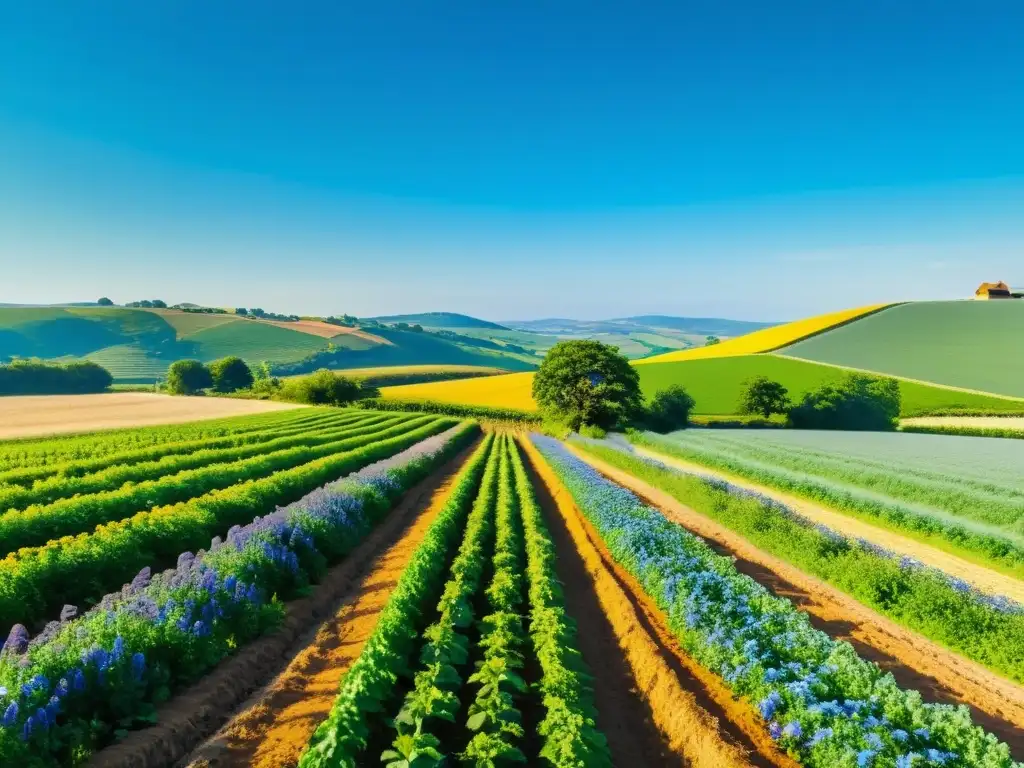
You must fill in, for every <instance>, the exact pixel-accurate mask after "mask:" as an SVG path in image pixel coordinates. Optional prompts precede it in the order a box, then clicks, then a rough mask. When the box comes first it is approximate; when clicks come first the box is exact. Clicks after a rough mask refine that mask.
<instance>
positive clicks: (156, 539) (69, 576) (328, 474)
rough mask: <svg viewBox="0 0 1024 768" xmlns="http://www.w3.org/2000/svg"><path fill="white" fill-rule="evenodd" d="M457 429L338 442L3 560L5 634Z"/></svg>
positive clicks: (435, 427) (397, 431)
mask: <svg viewBox="0 0 1024 768" xmlns="http://www.w3.org/2000/svg"><path fill="white" fill-rule="evenodd" d="M455 423H457V422H456V420H455V419H444V418H428V419H426V420H425V421H423V422H421V421H418V420H416V421H410V422H407V423H406V424H404V425H399V426H398V427H394V428H392V429H391V430H388V431H390V432H391V433H392V435H393V436H391V437H384V436H382V435H381V434H379V435H376V436H374V437H370V438H367V437H361V438H355V442H357V443H359V446H360V447H354V448H350V449H349V450H344V449H343V448H338V447H337V446H338V445H341V444H342V443H343V442H344V441H340V442H339V443H338V444H330V446H331V447H326V446H325V447H321V448H318V449H316V450H317V451H318V452H319V453H320V455H321V458H314V459H312V460H308V459H307V461H306V462H305V463H302V464H299V465H297V466H294V465H293V466H291V467H289V468H286V469H280V470H279V471H276V472H273V473H272V474H268V475H266V476H264V477H258V478H255V479H252V480H248V481H247V482H242V483H239V484H237V485H234V486H231V487H228V488H224V489H220V490H215V491H212V492H210V493H207V494H205V495H202V496H198V497H196V498H193V499H191V500H189V501H187V502H183V503H179V504H175V505H172V506H165V507H156V508H154V509H152V510H150V511H146V512H139V513H138V514H136V515H134V516H133V517H130V518H127V519H124V520H120V521H118V522H112V523H107V524H104V525H100V526H98V527H97V528H96V530H95V531H93V532H92V533H82V534H79V535H78V536H75V537H65V538H62V539H58V540H56V541H51V542H49V543H48V544H46V545H44V546H40V547H34V548H27V549H22V550H19V551H17V552H13V553H11V554H9V555H8V556H7V557H6V558H4V559H3V560H0V632H2V631H5V630H6V629H9V628H10V627H11V625H13V624H15V623H18V622H20V623H24V624H32V623H34V622H36V621H39V620H41V619H44V618H46V617H48V616H53V615H55V614H56V612H57V611H59V610H60V607H61V606H62V605H65V604H74V605H77V604H82V603H88V602H90V600H96V599H98V598H99V596H100V595H103V594H105V593H107V592H110V591H111V590H112V589H116V588H117V587H118V585H120V584H124V583H125V582H127V581H129V580H131V579H132V577H133V576H134V575H135V574H137V573H138V572H139V570H140V569H142V568H144V567H147V566H148V567H151V568H153V569H154V570H158V569H162V568H166V567H168V566H170V565H173V564H174V562H175V560H176V559H177V557H178V555H179V554H180V553H181V552H183V551H186V550H193V551H194V550H197V549H201V548H203V547H205V546H208V545H209V544H210V541H211V539H213V538H214V537H216V536H223V535H225V534H226V533H227V532H228V529H230V528H231V527H232V526H234V525H241V524H244V523H247V522H249V521H251V520H252V519H253V517H254V516H257V515H263V514H267V513H269V512H272V511H273V510H274V509H275V508H276V507H277V506H280V505H282V504H288V503H290V502H292V501H295V500H296V499H298V498H300V497H302V496H303V495H304V494H306V493H309V492H310V491H312V490H314V489H315V488H317V487H319V486H321V485H324V484H325V483H328V482H331V481H333V480H336V479H338V478H339V477H341V476H343V475H345V474H348V473H349V472H354V471H356V470H358V469H360V468H361V467H364V466H366V465H367V464H370V463H372V462H374V461H377V460H379V459H382V458H385V457H387V456H391V455H393V454H395V453H397V452H399V451H402V450H404V449H406V448H408V447H409V446H411V445H413V444H415V443H417V442H419V441H420V440H423V439H425V438H427V437H429V436H431V435H433V434H437V433H439V432H442V431H444V430H445V429H447V428H449V427H451V426H453V425H454V424H455ZM417 424H420V425H421V426H418V427H417V426H416V425H417ZM349 445H350V446H351V445H352V444H351V443H349ZM302 450H305V451H310V450H311V449H302Z"/></svg>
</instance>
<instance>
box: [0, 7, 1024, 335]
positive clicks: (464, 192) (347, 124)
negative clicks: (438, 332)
mask: <svg viewBox="0 0 1024 768" xmlns="http://www.w3.org/2000/svg"><path fill="white" fill-rule="evenodd" d="M48 5H49V4H48ZM272 5H273V4H263V3H257V4H255V5H254V6H253V7H252V8H251V9H250V12H249V13H248V15H247V16H246V19H245V23H244V24H236V22H237V19H236V18H235V16H234V15H233V14H232V13H231V12H229V11H227V10H220V11H218V10H216V9H211V8H209V7H207V5H206V4H203V3H199V2H183V3H181V4H176V8H175V10H174V11H173V12H172V11H170V10H168V9H167V8H160V7H145V8H144V7H140V6H137V5H135V4H131V3H124V2H111V3H107V4H104V12H102V13H101V12H100V11H99V10H98V9H91V10H89V11H87V10H85V9H83V8H82V7H81V6H77V5H76V4H73V3H70V2H66V3H65V2H58V3H54V4H52V6H51V7H49V8H46V9H44V8H33V7H22V8H18V9H16V10H15V11H14V13H13V14H12V18H11V23H10V24H8V25H6V26H5V29H4V30H0V148H2V149H3V151H0V267H2V273H0V274H2V275H3V279H2V280H0V302H8V303H59V302H70V301H89V300H95V299H96V298H98V297H99V296H109V297H110V298H112V299H113V300H114V301H115V302H118V303H121V302H127V301H132V300H137V299H144V298H161V299H164V300H166V301H168V302H169V303H175V302H180V301H191V302H195V303H201V304H210V305H215V306H250V307H251V306H261V307H263V308H264V309H266V310H268V311H275V312H296V313H302V314H325V315H326V314H340V313H342V312H348V313H350V314H355V315H359V316H373V315H384V314H402V313H415V312H424V311H437V310H444V311H452V312H462V313H465V314H470V315H474V316H478V317H482V318H485V319H489V320H510V319H533V318H543V317H574V318H579V319H604V318H612V317H622V316H627V315H637V314H671V315H681V316H691V317H692V316H715V317H728V318H735V319H747V320H765V321H781V320H790V319H795V318H798V317H802V316H806V315H811V314H816V313H820V312H827V311H831V310H838V309H843V308H846V307H851V306H857V305H863V304H870V303H876V302H885V301H898V300H910V299H955V298H966V297H968V296H969V295H970V294H971V293H972V292H973V290H974V288H975V287H976V285H977V284H978V283H979V282H981V281H983V280H1006V281H1008V282H1010V283H1011V284H1013V285H1014V287H1022V286H1024V145H1022V143H1021V142H1020V141H1019V137H1020V136H1021V135H1024V98H1021V96H1022V94H1021V93H1020V82H1019V78H1017V79H1014V76H1013V73H1014V72H1019V71H1024V50H1022V47H1021V46H1019V45H1014V40H1013V38H1014V36H1013V34H1012V33H1011V31H1010V30H1012V29H1015V28H1016V29H1019V28H1020V26H1019V24H1020V23H1024V17H1022V13H1021V11H1020V10H1019V9H1016V8H1015V7H1014V6H1011V5H1006V6H1005V10H1003V11H1001V12H998V13H997V12H995V11H993V10H992V9H989V10H988V11H987V12H986V13H982V12H980V11H979V12H976V13H972V12H971V9H970V7H969V6H968V5H967V4H966V3H965V4H959V3H957V4H952V5H954V6H960V7H959V8H958V9H957V8H951V9H949V10H948V11H944V12H943V13H935V14H933V15H931V16H930V17H929V18H921V17H920V16H919V15H917V14H913V13H911V12H910V11H909V10H908V11H907V12H906V13H904V12H902V11H899V10H893V9H891V7H889V8H888V10H887V9H886V7H883V6H884V4H876V3H868V4H866V5H865V4H856V5H854V4H836V5H835V6H834V7H830V8H814V9H813V11H810V10H808V9H807V7H806V5H805V4H798V3H789V4H787V3H783V4H781V5H780V6H777V7H775V8H773V9H772V12H771V14H769V13H768V12H767V10H765V9H761V8H760V7H759V6H758V4H756V3H736V2H734V3H727V4H725V5H726V6H728V8H726V7H723V8H719V9H715V8H697V7H696V6H694V7H689V6H686V7H685V8H684V9H680V8H667V7H666V8H661V7H659V8H657V9H654V8H653V7H646V6H645V7H643V8H641V9H639V10H637V9H635V8H632V7H630V6H626V5H622V6H621V7H620V8H618V9H612V8H608V7H604V8H602V9H600V10H596V9H590V10H585V9H584V8H583V7H579V8H576V9H575V10H573V9H572V8H570V6H566V7H565V8H560V9H552V8H546V7H542V6H541V5H537V4H529V3H528V4H525V5H522V4H517V5H513V4H506V3H498V4H495V5H494V6H493V7H489V8H478V7H476V6H475V5H473V4H469V3H448V4H444V6H443V11H437V12H433V13H432V12H430V11H428V10H427V9H424V8H419V9H412V8H410V7H408V6H403V7H404V9H405V12H404V13H402V14H397V15H396V11H397V8H398V7H399V6H395V5H394V4H392V3H383V4H381V6H380V7H379V8H373V9H371V8H363V9H355V8H346V9H340V8H337V7H334V5H333V4H327V3H319V2H300V3H298V4H297V5H296V7H294V8H289V10H288V11H287V12H285V11H282V10H280V9H277V8H274V7H271V6H272ZM684 5H685V4H684ZM844 6H845V7H844ZM787 7H789V8H790V11H791V13H789V14H788V16H787V11H786V9H787ZM798 11H799V13H798ZM740 12H742V13H744V14H746V15H747V16H749V17H750V19H751V29H749V30H746V29H745V28H744V29H740V28H738V27H737V26H736V25H734V24H731V22H730V19H731V18H732V16H731V15H732V14H738V13H740ZM778 17H786V18H788V19H789V21H788V22H786V23H783V21H784V19H782V20H780V19H779V18H778ZM754 22H758V23H754ZM837 28H842V29H843V30H844V34H843V35H841V36H837V35H836V34H835V32H834V30H835V29H837ZM698 30H699V33H698ZM229 31H230V34H228V32H229ZM583 31H585V32H586V34H582V32H583ZM911 33H912V34H911ZM951 51H956V52H957V56H955V57H954V56H952V55H951ZM766 61H768V62H771V66H763V63H764V62H766ZM811 62H813V64H814V66H809V63H811Z"/></svg>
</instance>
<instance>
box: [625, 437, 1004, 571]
mask: <svg viewBox="0 0 1024 768" xmlns="http://www.w3.org/2000/svg"><path fill="white" fill-rule="evenodd" d="M632 439H633V440H634V441H635V442H637V443H638V444H640V445H647V446H648V447H651V448H654V449H655V450H658V451H662V452H664V453H666V454H668V455H671V456H677V457H679V458H682V459H686V460H689V461H693V462H696V463H698V464H702V465H704V466H707V467H710V468H713V469H718V470H722V471H725V472H730V473H732V474H734V475H737V476H739V477H743V478H746V479H748V480H752V481H754V482H756V483H760V484H762V485H766V486H769V487H771V488H776V489H778V490H781V491H786V492H788V493H793V494H794V495H797V496H801V497H804V498H807V499H811V500H813V501H817V502H821V503H823V504H825V505H827V506H829V507H832V508H834V509H838V510H841V511H843V512H848V513H851V514H854V515H858V516H861V517H864V518H867V519H870V520H872V521H877V522H878V523H881V524H882V525H885V526H888V527H890V528H893V529H896V530H900V531H906V532H908V533H910V534H912V535H914V536H916V537H918V538H922V539H925V540H931V541H934V542H935V543H936V544H940V545H944V546H946V547H947V548H952V549H956V550H961V551H963V552H965V553H969V555H970V556H971V557H973V558H974V559H981V560H983V561H985V562H987V563H988V564H990V565H992V566H993V567H995V568H997V569H998V570H1001V571H1005V572H1008V573H1012V574H1013V575H1016V576H1024V545H1022V544H1018V543H1016V542H1014V541H1011V540H1010V539H1008V538H1007V537H1006V536H1005V535H1003V534H1001V533H993V532H988V531H987V530H985V528H984V527H983V526H982V525H981V524H979V523H974V522H972V521H970V520H959V521H958V520H956V519H955V518H953V516H952V515H949V516H948V517H946V518H944V517H940V516H939V515H938V514H937V513H936V514H931V515H928V514H923V513H921V512H918V511H915V510H914V509H912V508H911V507H910V506H909V505H907V504H901V503H900V502H898V501H897V500H895V499H894V500H891V501H887V500H884V499H883V498H879V497H877V496H871V495H868V494H867V493H866V492H863V491H858V490H857V489H855V488H849V487H848V486H842V485H840V484H838V483H830V482H829V481H828V480H826V479H818V478H814V477H812V476H809V475H801V474H798V473H796V472H792V471H788V470H784V469H776V468H773V467H772V466H770V465H767V464H758V465H756V466H755V465H753V464H751V463H750V462H749V461H744V460H742V459H739V458H736V457H730V456H725V455H721V454H713V453H711V452H708V451H699V450H693V449H691V448H690V447H689V446H683V445H681V444H680V443H678V442H676V441H672V440H664V439H660V438H652V437H650V436H648V435H646V434H644V435H635V436H633V438H632Z"/></svg>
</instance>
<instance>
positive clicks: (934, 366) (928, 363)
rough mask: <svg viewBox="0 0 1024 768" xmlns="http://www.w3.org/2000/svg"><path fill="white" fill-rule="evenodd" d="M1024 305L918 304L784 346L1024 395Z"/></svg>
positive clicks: (813, 356) (828, 359)
mask: <svg viewBox="0 0 1024 768" xmlns="http://www.w3.org/2000/svg"><path fill="white" fill-rule="evenodd" d="M1022 335H1024V301H917V302H913V303H910V304H902V305H900V306H897V307H892V308H891V309H887V310H886V311H884V312H879V313H878V314H876V315H872V316H870V317H865V318H863V319H861V320H858V321H857V322H855V323H850V324H849V325H845V326H843V327H841V328H836V329H834V330H831V331H829V332H828V333H824V334H822V335H820V336H816V337H814V338H813V339H808V340H806V341H802V342H800V343H798V344H794V345H793V346H790V347H786V349H784V350H782V352H783V353H784V354H786V355H792V356H794V357H799V358H803V359H805V360H811V361H816V362H822V363H832V364H835V365H846V366H850V367H853V368H864V369H866V370H870V371H878V372H880V373H888V374H893V375H896V376H905V377H907V378H911V379H921V380H924V381H933V382H936V383H938V384H947V385H950V386H956V387H964V388H966V389H975V390H981V391H985V392H995V393H998V394H1002V395H1013V396H1017V397H1024V357H1022V356H1021V355H1020V354H1019V349H1020V339H1021V338H1022Z"/></svg>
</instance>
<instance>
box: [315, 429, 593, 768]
mask: <svg viewBox="0 0 1024 768" xmlns="http://www.w3.org/2000/svg"><path fill="white" fill-rule="evenodd" d="M489 439H490V438H489ZM477 487H479V492H476V491H477ZM474 494H475V499H474V498H473V497H474ZM523 502H525V504H524V503H523ZM460 534H461V537H462V540H461V543H459V538H460ZM456 545H458V546H457V548H456ZM524 565H525V581H524V578H523V571H524ZM446 578H447V581H445V579H446ZM527 603H529V612H528V613H527V611H526V610H525V609H526V607H527ZM435 604H436V608H433V609H432V606H434V605H435ZM431 616H433V621H432V622H431V623H429V625H428V622H429V621H430V617H431ZM527 625H529V628H527ZM531 638H532V641H531ZM574 640H575V636H574V632H573V630H572V624H571V621H570V620H569V619H568V618H567V617H566V615H565V613H564V610H563V609H562V606H561V598H560V592H559V590H558V587H557V578H556V577H555V575H554V554H553V547H552V544H551V541H550V538H549V536H548V534H547V531H546V529H545V528H544V526H543V523H542V522H541V520H540V511H539V508H538V507H537V505H536V503H535V501H534V499H533V496H532V492H531V491H530V481H529V479H528V477H527V475H526V472H525V469H524V467H523V464H522V461H521V459H520V457H519V455H518V451H517V449H516V447H515V444H514V442H513V441H512V440H511V438H509V437H507V436H506V437H499V438H497V439H495V440H494V441H493V443H491V444H487V445H484V446H482V447H481V449H480V451H479V452H478V453H477V454H476V455H475V456H474V457H473V459H472V460H471V461H470V463H469V464H468V465H467V467H466V469H465V470H464V473H463V475H462V477H461V479H460V482H459V484H458V485H457V486H456V489H455V491H454V492H453V494H452V496H451V497H450V499H449V501H448V503H447V505H446V506H445V508H444V509H443V510H442V511H441V513H440V514H439V515H438V517H437V518H436V519H435V521H434V522H433V523H432V525H431V527H430V529H429V530H428V531H427V534H426V537H425V538H424V540H423V542H422V543H421V544H420V546H419V547H418V548H417V550H416V552H415V553H414V554H413V557H412V560H411V561H410V563H409V565H408V567H407V568H406V570H405V571H404V572H403V574H402V576H401V578H400V579H399V582H398V585H397V587H396V588H395V591H394V592H393V593H392V595H391V597H390V599H389V601H388V604H387V606H386V607H385V609H384V612H383V613H382V615H381V618H380V620H379V622H378V625H377V628H376V630H375V631H374V634H373V635H372V636H371V638H370V639H369V641H368V642H367V643H366V645H365V646H364V648H363V651H362V653H361V654H360V656H359V658H358V659H357V660H356V662H355V663H354V664H353V666H352V668H351V669H350V670H349V672H348V673H347V674H346V676H345V677H344V679H343V681H342V685H341V690H340V692H339V695H338V697H337V699H336V700H335V703H334V706H333V707H332V709H331V712H330V715H329V716H328V718H327V720H325V721H324V722H323V723H322V724H321V725H320V727H319V728H318V729H317V730H316V732H315V734H314V736H313V738H312V740H311V743H310V746H309V748H308V750H307V751H306V752H305V753H304V754H303V756H302V758H301V760H300V763H299V765H300V768H324V767H326V766H331V767H332V768H334V767H341V766H345V767H348V768H351V767H354V766H358V765H368V764H371V763H374V762H377V755H378V752H377V750H380V754H379V756H380V760H381V761H383V762H385V763H387V764H388V765H393V766H411V765H415V766H423V767H424V768H427V767H429V766H439V765H442V764H449V762H453V761H456V760H457V761H458V762H459V763H460V764H463V765H469V766H479V767H480V768H483V766H499V765H509V764H512V763H516V762H526V763H527V764H537V761H535V760H533V757H534V755H533V754H530V753H529V750H532V749H536V748H537V747H536V745H533V744H532V741H533V735H532V734H531V733H528V732H527V730H526V728H525V727H524V718H523V713H524V712H525V710H526V709H527V708H531V709H540V708H543V710H544V711H545V712H546V717H544V718H543V720H542V721H541V722H539V723H538V722H536V720H539V719H540V718H533V721H532V722H530V725H531V729H533V728H535V729H536V733H537V734H538V735H540V737H541V742H542V745H541V746H540V750H539V754H538V755H536V757H537V758H539V761H540V762H543V763H544V764H551V765H559V766H561V765H587V766H605V765H610V758H609V756H608V751H607V745H606V743H605V741H604V738H603V736H602V735H601V734H600V732H599V731H598V730H597V728H596V724H595V716H596V713H595V711H594V707H593V703H592V699H591V693H590V690H589V688H588V687H587V684H586V682H585V681H586V680H587V676H586V672H585V670H584V669H583V665H582V661H581V659H580V657H579V653H578V651H576V650H575V649H574V647H573V645H574ZM417 650H418V653H417ZM414 659H418V660H417V661H415V662H414ZM533 662H536V663H533ZM531 667H536V668H537V669H539V677H540V679H539V680H536V681H532V680H529V679H528V675H525V674H524V670H525V669H529V668H531ZM410 673H411V674H412V677H411V679H410V678H409V675H410Z"/></svg>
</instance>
